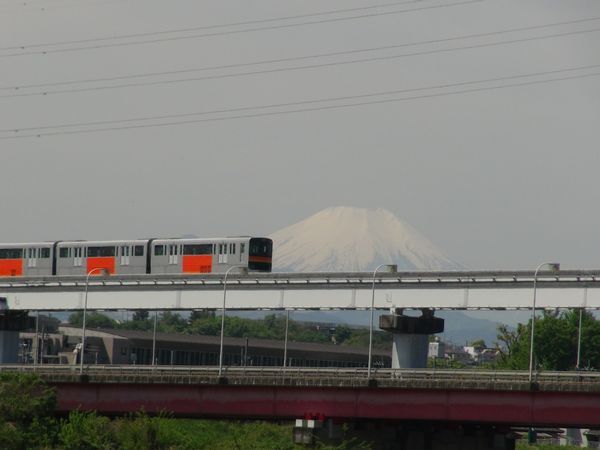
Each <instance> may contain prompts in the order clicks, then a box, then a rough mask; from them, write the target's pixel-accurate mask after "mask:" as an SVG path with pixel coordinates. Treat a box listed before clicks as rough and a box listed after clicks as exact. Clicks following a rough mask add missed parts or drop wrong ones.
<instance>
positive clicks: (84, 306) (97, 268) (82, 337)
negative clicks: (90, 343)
mask: <svg viewBox="0 0 600 450" xmlns="http://www.w3.org/2000/svg"><path fill="white" fill-rule="evenodd" d="M94 272H99V273H100V274H101V275H108V270H106V269H105V268H104V267H95V268H94V269H92V270H90V271H89V272H88V273H87V276H86V277H85V296H84V301H83V326H82V328H81V352H80V354H79V356H80V360H81V361H80V362H79V374H82V373H83V357H84V355H85V316H86V313H87V301H88V287H89V284H90V276H91V275H93V274H94Z"/></svg>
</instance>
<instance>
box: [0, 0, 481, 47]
mask: <svg viewBox="0 0 600 450" xmlns="http://www.w3.org/2000/svg"><path fill="white" fill-rule="evenodd" d="M411 1H412V2H421V1H422V0H411ZM483 1H485V0H463V1H460V2H455V3H449V4H443V5H431V6H422V7H419V8H412V9H401V10H397V11H387V12H381V13H368V14H360V15H354V16H348V17H336V18H331V19H321V20H314V21H305V22H298V23H293V24H284V25H271V26H265V27H255V28H244V29H241V30H228V31H217V32H213V33H204V34H196V35H191V36H172V37H166V38H156V39H147V40H140V41H132V42H116V43H107V44H96V45H84V46H80V47H70V48H62V49H50V50H37V51H29V52H27V51H22V52H17V53H6V54H3V55H0V58H8V57H15V56H26V55H46V54H50V53H64V52H74V51H81V50H92V49H100V48H113V47H125V46H130V45H142V44H154V43H158V42H168V41H178V40H184V39H200V38H204V37H213V36H223V35H230V34H240V33H248V32H254V31H267V30H278V29H285V28H294V27H300V26H304V25H317V24H323V23H332V22H341V21H346V20H355V19H364V18H370V17H379V16H388V15H395V14H403V13H408V12H415V11H424V10H429V9H437V8H448V7H452V6H461V5H467V4H472V3H480V2H483ZM319 14H333V12H328V13H315V15H319ZM276 20H285V19H282V18H279V19H262V20H260V21H255V22H257V23H258V22H261V21H276ZM248 23H252V22H248ZM240 24H242V22H240ZM226 26H232V25H210V26H206V27H197V28H196V29H210V28H220V27H226ZM191 30H192V29H188V31H191ZM180 32H183V29H182V30H181V31H174V30H172V31H156V32H148V33H141V34H140V35H145V36H153V35H157V34H168V33H180ZM125 38H128V37H127V36H126V35H120V36H112V37H104V38H95V39H85V40H80V41H63V42H62V43H50V44H32V45H21V46H13V47H6V48H0V51H6V50H15V49H20V50H27V49H28V48H40V47H48V46H55V45H72V44H77V43H85V42H88V43H89V42H101V41H106V40H115V39H125Z"/></svg>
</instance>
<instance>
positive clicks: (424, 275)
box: [0, 270, 600, 311]
mask: <svg viewBox="0 0 600 450" xmlns="http://www.w3.org/2000/svg"><path fill="white" fill-rule="evenodd" d="M533 276H534V273H533V271H487V272H482V271H478V272H472V271H452V272H399V273H396V274H388V273H378V274H377V276H376V289H377V292H376V295H375V307H376V308H378V309H390V308H396V309H427V308H430V309H530V308H531V304H532V288H533ZM372 280H373V274H372V273H371V272H359V273H324V272H323V273H268V274H255V273H251V274H249V275H246V276H239V275H235V274H233V273H230V274H229V277H228V280H227V308H229V309H247V310H251V309H367V308H370V306H371V288H372ZM537 280H538V283H537V288H538V290H537V307H538V308H539V309H556V308H585V309H600V270H564V271H561V272H560V273H559V274H554V273H550V272H540V273H539V274H538V278H537ZM84 293H85V277H37V278H0V308H2V304H4V305H5V306H4V307H5V308H7V309H9V310H33V311H35V310H42V311H63V310H78V309H83V303H84V295H85V294H84ZM222 302H223V274H210V275H130V276H111V277H107V278H100V277H93V278H91V279H90V282H89V295H88V309H90V310H121V309H130V310H136V309H148V310H168V309H172V310H191V309H220V308H221V306H222Z"/></svg>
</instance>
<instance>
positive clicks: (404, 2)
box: [0, 0, 424, 50]
mask: <svg viewBox="0 0 600 450" xmlns="http://www.w3.org/2000/svg"><path fill="white" fill-rule="evenodd" d="M109 1H110V0H109ZM112 1H118V0H112ZM423 1H424V0H402V1H396V2H390V3H380V4H377V5H369V6H358V7H354V8H343V9H332V10H328V11H321V12H314V13H304V14H296V15H292V16H283V17H273V18H270V19H254V20H246V21H241V22H230V23H225V24H218V25H202V26H198V27H187V28H174V29H172V30H163V31H147V32H144V33H131V34H121V35H117V36H108V37H102V38H88V39H77V40H69V41H56V42H51V43H46V44H44V43H38V44H30V45H14V46H11V47H0V50H15V49H22V48H25V47H26V48H34V47H47V46H51V45H67V44H82V43H87V42H98V41H106V40H111V39H126V38H136V37H145V36H156V35H161V34H172V33H183V32H190V31H201V30H210V29H214V28H225V27H233V26H239V25H253V24H257V23H268V22H275V21H278V20H292V19H303V18H306V17H315V16H321V15H323V16H325V15H330V14H342V13H347V12H355V11H366V10H369V9H377V8H386V7H390V6H399V5H407V4H411V3H422V2H423Z"/></svg>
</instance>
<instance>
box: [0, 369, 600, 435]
mask: <svg viewBox="0 0 600 450" xmlns="http://www.w3.org/2000/svg"><path fill="white" fill-rule="evenodd" d="M2 370H5V371H6V370H19V371H36V372H38V373H39V374H40V375H41V376H42V377H44V378H45V379H46V380H47V381H48V382H49V383H50V384H52V385H53V386H55V387H56V389H57V394H58V407H59V410H60V411H63V412H67V411H70V410H73V409H77V408H81V409H83V410H95V411H98V412H100V413H105V414H124V413H130V412H135V411H139V410H140V409H142V408H143V409H144V410H145V411H146V412H150V413H154V412H160V411H167V412H171V413H173V414H174V415H175V416H188V417H206V418H239V419H277V420H281V419H297V418H302V417H305V416H307V415H314V416H321V417H326V418H331V419H334V420H335V419H339V420H348V419H350V420H357V419H359V420H395V421H406V420H420V421H444V422H461V423H478V424H495V425H498V424H505V425H512V426H516V425H523V426H561V427H567V426H568V427H578V428H588V427H589V428H593V427H600V374H594V373H583V372H577V373H574V372H552V373H543V374H538V375H537V377H536V380H535V382H534V383H531V384H530V383H529V382H528V378H527V373H526V372H490V371H474V370H463V371H457V370H451V371H438V370H436V371H434V370H413V369H411V370H390V369H386V370H379V371H376V372H375V373H374V377H373V378H372V379H371V380H368V379H367V377H366V373H365V371H364V369H350V370H349V369H318V370H315V369H299V368H288V369H286V370H283V369H273V368H262V369H261V368H239V367H238V368H235V369H231V368H230V369H228V370H227V371H226V372H225V373H224V376H223V377H221V378H219V377H218V376H217V370H216V369H215V368H212V367H204V368H202V367H200V368H199V367H193V368H182V367H181V366H179V367H151V366H137V367H136V366H122V367H114V366H105V367H101V366H100V367H98V366H94V367H93V368H92V367H90V368H89V369H88V370H86V372H84V374H83V375H80V373H79V370H78V368H74V367H72V366H37V367H33V366H3V367H2Z"/></svg>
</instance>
